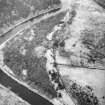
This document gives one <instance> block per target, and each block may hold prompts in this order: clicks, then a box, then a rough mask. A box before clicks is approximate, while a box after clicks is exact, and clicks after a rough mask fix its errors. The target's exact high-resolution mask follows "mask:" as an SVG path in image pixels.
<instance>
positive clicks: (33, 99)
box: [0, 69, 52, 105]
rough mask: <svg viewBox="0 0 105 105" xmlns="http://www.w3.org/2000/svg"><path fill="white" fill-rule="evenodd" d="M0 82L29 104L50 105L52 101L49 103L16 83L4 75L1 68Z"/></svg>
mask: <svg viewBox="0 0 105 105" xmlns="http://www.w3.org/2000/svg"><path fill="white" fill-rule="evenodd" d="M0 83H1V84H2V85H4V86H5V87H11V91H13V92H14V93H16V94H18V96H20V97H21V98H22V99H23V100H25V101H27V102H28V103H30V104H31V105H52V103H50V102H49V101H48V100H46V99H44V98H43V97H41V96H40V95H38V94H36V93H34V92H33V91H31V90H29V89H28V88H26V87H25V86H23V85H21V84H19V83H17V82H16V81H15V80H13V79H12V78H11V77H9V76H8V75H6V74H5V73H4V72H3V71H2V70H1V69H0Z"/></svg>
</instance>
